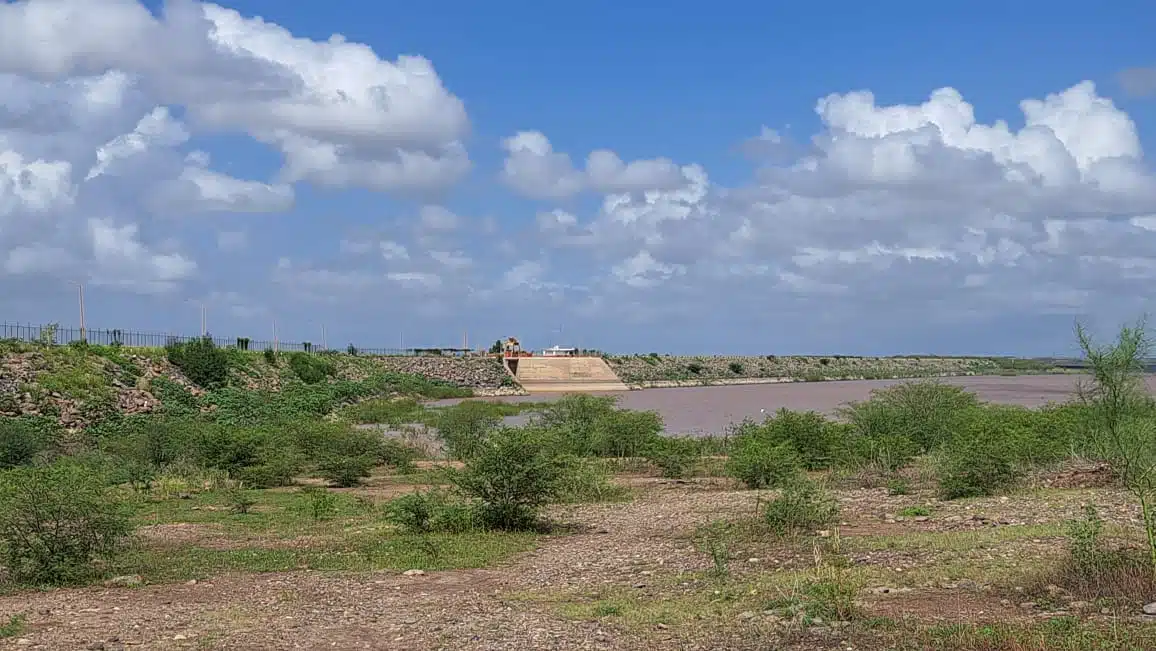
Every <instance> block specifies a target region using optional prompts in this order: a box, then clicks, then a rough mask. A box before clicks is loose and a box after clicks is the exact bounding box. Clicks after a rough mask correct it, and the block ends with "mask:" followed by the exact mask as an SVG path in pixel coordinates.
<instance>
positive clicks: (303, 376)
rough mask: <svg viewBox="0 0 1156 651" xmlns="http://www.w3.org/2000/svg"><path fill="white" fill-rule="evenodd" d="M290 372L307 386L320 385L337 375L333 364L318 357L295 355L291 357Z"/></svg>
mask: <svg viewBox="0 0 1156 651" xmlns="http://www.w3.org/2000/svg"><path fill="white" fill-rule="evenodd" d="M289 370H291V371H293V374H294V375H296V376H297V378H298V379H300V380H301V381H302V382H304V383H305V384H320V383H322V382H324V381H326V380H327V379H329V376H331V375H333V374H334V373H336V369H334V367H333V364H332V363H331V362H330V361H329V360H327V359H325V358H324V357H320V356H318V355H309V354H306V353H293V354H292V355H290V356H289Z"/></svg>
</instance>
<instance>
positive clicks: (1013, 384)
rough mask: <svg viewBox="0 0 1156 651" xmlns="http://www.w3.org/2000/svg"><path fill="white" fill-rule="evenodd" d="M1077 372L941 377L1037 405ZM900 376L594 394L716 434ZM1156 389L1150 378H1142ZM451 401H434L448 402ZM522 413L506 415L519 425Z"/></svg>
mask: <svg viewBox="0 0 1156 651" xmlns="http://www.w3.org/2000/svg"><path fill="white" fill-rule="evenodd" d="M1081 379H1085V380H1086V379H1087V377H1086V376H1082V375H1018V376H975V377H954V378H941V381H942V382H944V383H947V384H954V385H957V386H961V387H963V388H965V389H967V390H968V391H971V392H973V393H975V394H976V395H978V396H979V398H980V399H981V400H986V401H990V402H998V403H1005V404H1014V405H1024V406H1027V407H1038V406H1041V405H1045V404H1047V403H1049V402H1064V401H1066V400H1068V399H1070V398H1072V397H1073V395H1074V392H1075V388H1076V383H1077V381H1079V380H1081ZM903 381H904V380H847V381H838V382H787V383H779V384H732V385H719V386H707V387H679V388H671V389H666V388H664V389H643V390H641V391H614V392H606V393H601V394H597V395H614V396H618V397H619V403H618V404H619V406H620V407H624V408H626V409H653V410H654V411H657V412H658V413H659V414H661V415H662V419H663V421H664V422H665V423H666V432H667V433H668V434H699V435H702V434H721V433H723V432H725V431H726V429H727V426H728V425H730V424H732V423H737V422H739V421H741V420H743V419H744V418H753V419H755V420H762V418H763V415H764V412H771V411H774V410H775V409H778V408H779V407H787V408H788V409H795V410H814V411H819V412H823V413H825V414H831V413H833V412H834V410H835V409H836V408H837V407H839V406H840V405H842V404H845V403H847V402H849V401H852V400H865V399H867V398H868V397H870V393H871V390H872V389H878V388H880V387H885V386H889V385H892V384H896V383H898V382H903ZM1148 383H1149V387H1150V388H1153V387H1156V376H1150V377H1149V378H1148ZM559 397H561V394H541V393H540V394H535V395H530V396H510V397H502V398H484V400H500V401H506V402H524V401H535V402H545V401H549V400H557V399H558V398H559ZM455 402H458V401H456V400H449V401H441V402H439V403H436V404H453V403H455ZM525 420H526V417H525V416H516V417H513V418H510V419H507V422H509V423H510V424H519V423H522V422H524V421H525Z"/></svg>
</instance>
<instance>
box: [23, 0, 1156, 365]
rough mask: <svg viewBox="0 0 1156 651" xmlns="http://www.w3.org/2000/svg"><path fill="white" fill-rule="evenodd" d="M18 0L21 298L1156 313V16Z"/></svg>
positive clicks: (908, 316)
mask: <svg viewBox="0 0 1156 651" xmlns="http://www.w3.org/2000/svg"><path fill="white" fill-rule="evenodd" d="M657 7H658V5H646V4H645V3H621V2H614V3H611V2H608V1H605V0H590V1H587V2H583V3H543V2H522V1H517V2H515V1H506V2H503V1H498V2H490V3H477V2H467V1H464V0H463V1H453V2H448V1H435V2H429V3H426V4H424V5H423V4H421V3H412V4H404V5H398V4H397V3H382V2H368V1H363V0H329V1H328V2H324V3H321V2H298V3H291V2H284V1H283V0H277V1H274V0H246V1H236V2H227V3H223V4H209V3H200V2H195V1H193V0H171V1H168V2H153V1H150V2H143V3H142V2H139V1H138V0H23V1H15V2H13V1H11V0H0V321H6V322H20V323H25V322H27V323H53V322H55V323H60V324H61V325H65V326H75V325H77V322H78V320H79V316H78V314H77V313H78V306H77V289H76V283H81V284H83V286H84V288H85V307H86V311H87V325H88V327H90V328H109V329H112V328H118V329H121V330H137V331H152V332H169V333H180V334H190V335H191V334H197V333H198V332H199V331H200V325H201V310H202V307H203V308H204V311H205V314H206V320H207V323H208V329H209V331H210V332H211V333H212V334H213V335H215V336H222V337H237V336H244V337H250V338H252V339H269V338H271V336H272V328H273V323H274V321H275V322H276V323H277V329H278V335H279V338H280V339H281V340H284V341H302V340H307V341H313V342H318V341H320V338H321V328H322V327H324V328H325V330H326V341H327V343H328V345H329V346H330V347H333V348H344V347H345V346H346V345H347V344H349V343H353V344H355V345H357V346H359V347H401V346H421V347H436V346H446V347H449V346H460V345H461V344H462V342H463V340H464V339H465V340H467V341H468V343H469V345H471V346H481V345H488V344H489V343H490V342H492V341H494V340H495V339H497V338H499V337H502V338H504V337H506V336H516V337H518V338H520V339H521V341H522V343H523V344H524V345H526V346H528V347H531V348H537V349H540V348H544V347H547V346H551V345H554V344H560V345H569V346H580V347H584V348H597V349H601V350H606V351H610V352H617V353H630V352H642V353H646V352H652V351H654V352H662V353H681V354H736V355H737V354H779V355H782V354H869V355H870V354H902V353H921V354H929V353H935V354H1009V355H1067V354H1072V353H1073V352H1075V342H1074V336H1073V327H1074V324H1075V323H1077V322H1081V323H1085V324H1087V325H1089V326H1090V327H1091V328H1092V329H1093V331H1095V332H1097V333H1100V334H1101V335H1102V336H1107V335H1110V334H1111V332H1112V330H1113V328H1115V327H1116V326H1118V325H1119V324H1121V323H1124V322H1128V321H1133V320H1135V319H1136V318H1137V317H1139V316H1141V315H1142V314H1145V313H1148V312H1151V311H1152V300H1151V299H1152V296H1153V292H1154V290H1153V288H1156V282H1154V281H1156V168H1154V166H1153V163H1152V160H1151V159H1150V158H1148V157H1146V156H1145V151H1149V152H1151V151H1156V45H1153V38H1152V34H1153V33H1156V12H1153V11H1151V7H1150V3H1148V2H1142V1H1135V2H1133V1H1128V0H1120V1H1118V2H1111V3H1086V2H1071V1H1067V0H1064V1H1051V2H1046V3H1045V2H1042V1H1036V0H1022V1H1020V2H1015V3H1007V2H1001V3H996V2H990V1H986V0H985V1H978V2H970V3H938V4H934V3H933V4H931V5H929V4H928V3H915V2H898V1H894V2H886V1H883V2H876V3H860V2H838V1H833V2H827V3H819V4H809V3H766V2H737V1H730V0H718V1H716V2H711V3H701V2H689V1H686V0H673V1H671V2H667V3H663V4H662V8H661V9H658V8H657Z"/></svg>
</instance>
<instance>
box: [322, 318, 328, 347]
mask: <svg viewBox="0 0 1156 651" xmlns="http://www.w3.org/2000/svg"><path fill="white" fill-rule="evenodd" d="M321 350H329V344H328V343H327V342H326V337H325V324H324V323H322V324H321Z"/></svg>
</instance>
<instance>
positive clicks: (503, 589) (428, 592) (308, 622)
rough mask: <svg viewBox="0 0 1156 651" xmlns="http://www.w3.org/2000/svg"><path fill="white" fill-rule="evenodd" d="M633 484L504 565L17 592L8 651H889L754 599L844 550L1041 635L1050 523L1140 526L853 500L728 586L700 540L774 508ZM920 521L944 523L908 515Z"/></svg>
mask: <svg viewBox="0 0 1156 651" xmlns="http://www.w3.org/2000/svg"><path fill="white" fill-rule="evenodd" d="M618 481H620V482H625V483H628V484H630V485H631V486H632V487H633V488H634V489H635V490H636V497H635V499H633V500H632V501H630V502H625V503H613V504H593V505H581V506H569V507H557V508H555V509H554V510H553V511H552V512H551V514H550V515H551V516H552V518H553V519H555V520H557V521H559V522H563V523H566V524H568V525H572V526H571V527H570V528H569V529H570V530H569V531H568V532H566V533H559V534H556V535H549V536H545V537H544V538H543V539H542V541H541V542H540V544H539V545H538V547H537V548H536V549H535V550H534V551H531V552H528V553H524V554H522V555H519V556H515V557H514V558H513V559H511V560H509V561H508V562H506V563H504V564H503V565H501V566H499V567H493V568H489V569H483V570H459V571H440V572H427V573H425V574H423V575H418V576H404V575H400V574H398V573H395V572H371V573H337V572H319V571H297V572H280V573H267V574H243V575H242V574H235V575H223V576H216V577H213V578H211V579H209V580H205V581H199V582H189V583H181V584H175V585H144V586H139V587H118V588H111V587H91V588H82V589H68V590H57V591H52V592H42V593H38V592H33V593H27V592H26V593H21V594H16V595H11V596H5V597H0V622H2V621H4V620H5V619H6V618H7V616H9V615H11V614H14V613H23V614H25V616H26V618H27V621H26V628H25V630H24V631H23V632H22V633H20V634H19V636H18V637H13V638H9V639H6V640H0V649H104V650H105V651H112V650H114V649H261V650H265V649H268V650H288V649H455V650H460V649H471V650H472V649H477V650H490V649H495V650H496V649H565V650H571V649H647V650H652V649H688V650H695V649H756V648H758V649H767V648H796V649H828V648H830V649H849V648H859V649H866V648H877V647H872V646H869V645H868V646H864V645H863V643H862V642H855V641H853V640H850V639H846V638H845V637H844V636H843V633H842V629H839V628H837V627H835V624H836V623H832V624H831V625H830V626H814V627H812V628H810V629H808V630H805V631H797V630H796V631H794V633H793V634H792V635H790V636H787V635H785V634H784V630H783V625H784V624H783V622H781V621H780V617H778V616H777V615H774V614H773V613H772V612H771V611H770V610H767V609H766V607H765V606H759V605H758V604H760V603H764V602H765V601H766V600H765V599H764V598H763V597H762V596H752V595H753V594H754V593H753V592H751V590H756V591H757V590H763V591H764V592H765V593H766V594H768V595H770V594H773V593H774V591H775V590H781V589H783V588H782V587H781V586H779V584H778V583H776V581H778V580H779V579H778V577H781V576H786V575H787V574H789V573H792V572H795V573H798V572H806V571H808V568H809V567H812V566H814V565H815V563H816V555H817V554H833V555H836V556H840V557H843V558H845V559H846V560H847V562H849V564H850V566H851V568H852V569H851V570H850V571H853V572H855V573H857V576H860V577H861V579H860V580H861V585H860V590H861V591H860V595H859V597H858V598H859V600H860V602H861V603H862V604H863V606H864V608H865V609H866V611H867V612H868V613H869V614H871V615H873V616H888V617H894V618H902V617H914V618H916V619H917V620H919V621H928V622H934V621H937V620H942V619H948V620H954V619H960V618H963V619H967V620H971V621H986V620H992V621H1003V622H1009V621H1013V622H1014V621H1020V620H1024V621H1030V620H1032V619H1034V618H1039V617H1041V616H1044V615H1045V614H1047V613H1043V612H1040V611H1039V610H1038V609H1035V608H1034V607H1023V606H1021V605H1020V602H1021V601H1028V600H1029V598H1028V596H1023V597H1019V598H1017V596H1016V595H1015V594H1012V595H1008V594H1005V593H1004V592H1005V591H1006V589H1012V590H1014V589H1015V588H1007V586H1006V585H1005V586H1004V587H1002V588H999V589H996V588H995V587H993V586H994V585H995V584H997V583H1007V582H1008V581H1013V582H1014V579H1011V578H1009V577H1014V576H1017V572H1019V571H1021V570H1023V566H1024V565H1025V564H1026V565H1030V564H1031V563H1032V562H1033V560H1034V561H1035V562H1039V561H1040V559H1047V558H1048V557H1049V555H1051V554H1055V553H1057V551H1058V549H1059V547H1058V545H1060V544H1061V543H1060V541H1059V539H1058V538H1057V537H1056V535H1055V532H1054V531H1051V530H1049V529H1048V526H1049V523H1052V524H1054V523H1060V522H1062V521H1064V520H1065V519H1068V518H1073V517H1077V516H1078V515H1079V513H1080V509H1081V504H1082V503H1084V502H1085V501H1088V500H1094V501H1095V502H1096V503H1097V504H1098V505H1099V506H1100V508H1101V514H1102V516H1103V517H1104V519H1105V520H1106V521H1107V522H1108V523H1116V524H1130V523H1134V522H1135V521H1136V518H1137V514H1136V513H1135V512H1134V511H1135V510H1134V509H1133V508H1132V507H1131V506H1130V505H1129V504H1130V502H1129V500H1128V499H1127V497H1126V496H1125V495H1123V494H1121V493H1119V492H1117V491H1114V490H1110V489H1100V488H1085V489H1078V488H1077V489H1068V488H1043V489H1039V490H1037V491H1035V492H1030V493H1026V494H1023V495H1017V496H1010V497H1004V498H991V499H984V500H971V501H961V502H951V503H947V502H937V501H936V500H934V498H932V497H931V496H930V493H927V492H921V493H916V494H914V495H906V496H890V495H888V493H887V491H886V490H884V489H855V490H846V491H841V492H839V493H838V496H839V499H840V502H841V506H842V513H843V515H842V517H843V518H844V519H843V521H842V523H841V524H840V526H839V527H838V528H836V529H835V530H834V531H833V532H821V536H823V537H822V538H819V539H816V540H817V542H814V543H812V542H807V543H805V544H799V545H790V544H788V545H784V544H781V543H777V542H774V541H771V540H768V539H766V538H765V537H758V536H756V537H747V538H744V537H742V536H741V535H740V536H738V537H736V538H734V540H733V541H732V542H731V543H729V545H730V546H729V548H728V551H727V553H726V559H727V560H726V561H725V562H726V563H729V566H730V569H729V578H727V579H726V580H721V579H711V578H707V577H708V574H709V571H710V570H711V568H712V567H717V566H716V565H715V561H714V559H713V558H712V555H711V554H709V553H706V552H704V550H703V548H702V547H701V545H699V544H696V531H701V529H700V528H701V527H702V526H703V525H707V524H709V523H712V522H716V521H719V520H728V521H733V522H740V521H743V520H746V519H749V518H750V516H751V515H752V514H753V513H754V512H755V510H756V508H757V503H758V501H760V500H765V499H767V494H766V493H758V492H753V491H741V490H737V489H736V488H735V486H734V485H733V484H731V483H730V482H729V481H727V480H723V479H711V478H704V479H696V480H692V481H675V480H661V479H656V478H650V477H620V478H619V479H618ZM1076 481H1079V482H1083V481H1084V480H1083V479H1080V478H1077V479H1076ZM912 506H922V507H924V508H928V509H929V512H930V515H928V516H917V517H903V516H901V515H898V513H900V512H901V511H902V509H904V508H907V507H912ZM166 535H167V534H166ZM179 535H180V536H183V537H185V538H188V537H193V538H196V537H197V536H203V537H204V540H203V541H202V542H203V543H205V544H213V542H214V541H215V540H217V538H218V537H219V532H216V531H215V530H214V529H213V528H211V527H204V528H198V527H191V528H185V529H182V530H181V531H180V532H179ZM182 540H183V541H184V539H182ZM186 542H187V541H186ZM820 544H821V545H823V546H824V547H823V549H825V550H826V551H822V550H820ZM832 550H834V551H832ZM774 586H779V587H774ZM720 594H721V595H722V596H719V595H720ZM712 595H714V596H712ZM1009 597H1010V598H1009ZM614 604H619V605H614ZM752 604H754V605H752ZM657 605H662V609H661V610H655V609H654V608H655V607H656V606H657ZM1056 610H1057V608H1052V609H1051V611H1056ZM1058 610H1060V611H1061V612H1063V611H1064V607H1063V606H1062V605H1061V606H1060V607H1059V608H1058ZM1068 610H1071V609H1068ZM1099 616H1103V617H1108V615H1099ZM788 623H789V622H788Z"/></svg>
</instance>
